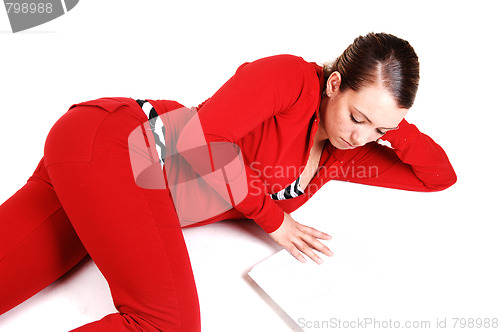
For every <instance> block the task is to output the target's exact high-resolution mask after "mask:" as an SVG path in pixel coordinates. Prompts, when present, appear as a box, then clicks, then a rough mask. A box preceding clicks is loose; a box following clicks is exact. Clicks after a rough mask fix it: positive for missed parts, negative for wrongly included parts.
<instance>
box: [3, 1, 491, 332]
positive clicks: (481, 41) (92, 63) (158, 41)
mask: <svg viewBox="0 0 500 332" xmlns="http://www.w3.org/2000/svg"><path fill="white" fill-rule="evenodd" d="M311 3H312V2H311ZM417 6H418V7H417ZM494 6H496V2H495V1H476V2H473V3H472V2H470V1H449V0H446V1H439V2H437V1H432V2H421V3H419V4H418V5H415V4H413V3H412V4H406V3H405V4H404V5H403V2H401V1H387V0H381V1H359V2H358V1H356V2H342V3H340V2H335V3H333V2H331V1H324V0H322V1H318V2H314V6H313V5H311V4H309V3H307V4H306V3H305V2H303V1H300V2H299V1H281V0H280V1H260V0H259V1H254V2H252V3H251V4H250V3H247V2H242V3H240V2H235V1H210V2H206V1H183V2H180V1H176V2H173V1H161V2H160V1H144V2H141V4H139V3H138V2H137V1H123V0H107V1H106V2H103V1H98V0H85V1H80V2H79V3H78V5H77V6H76V7H75V8H74V9H73V10H71V11H70V12H69V13H68V14H66V15H64V16H63V17H60V18H58V19H56V20H54V21H52V22H49V23H47V24H44V25H42V26H40V27H37V28H33V29H31V30H29V31H26V32H24V33H18V34H12V33H11V32H10V27H9V24H8V20H7V16H6V15H5V14H3V13H4V12H3V10H2V9H0V45H1V48H2V52H1V55H0V97H1V104H0V114H1V116H2V121H0V152H1V157H0V160H1V162H0V174H1V175H0V201H1V202H3V201H4V200H6V199H7V198H8V197H9V196H10V195H12V194H13V193H14V192H15V190H17V189H18V188H19V187H21V186H22V185H23V184H24V183H25V182H26V180H27V178H28V177H29V175H31V173H32V172H33V170H34V168H35V166H36V164H37V162H38V161H39V159H40V157H41V156H42V151H43V144H44V140H45V137H46V135H47V133H48V131H49V130H50V128H51V126H52V124H53V123H54V122H55V121H56V120H57V119H58V118H59V117H60V116H61V115H62V114H63V113H64V112H65V111H66V110H67V109H68V107H69V106H70V105H71V104H73V103H76V102H79V101H84V100H89V99H94V98H98V97H105V96H128V97H134V98H152V99H174V100H178V101H180V102H182V103H183V104H184V105H186V106H188V107H191V106H194V105H197V104H198V103H199V102H201V101H203V100H204V99H205V98H208V97H209V96H210V95H211V94H213V93H214V92H215V91H216V90H217V89H218V87H220V85H222V84H223V83H224V82H225V81H226V80H227V79H228V78H229V77H230V76H231V75H232V74H233V73H234V71H235V70H236V68H237V66H238V65H239V64H241V63H243V62H245V61H251V60H253V59H256V58H259V57H263V56H267V55H272V54H279V53H292V54H296V55H300V56H302V57H304V59H306V60H307V61H315V62H318V63H321V62H322V61H327V60H333V58H335V57H336V56H337V55H338V54H339V53H340V52H341V51H342V50H343V49H344V48H345V47H346V46H347V45H348V44H349V43H351V42H352V40H353V39H354V38H355V37H356V36H357V35H360V34H365V33H367V32H369V31H384V32H389V33H393V34H395V35H398V36H401V37H403V38H405V39H408V40H409V41H410V42H411V44H412V45H413V46H414V47H415V49H416V51H417V54H418V55H419V59H420V63H421V82H420V88H419V92H418V96H417V101H416V103H415V105H414V107H413V109H412V110H411V111H410V113H409V115H408V117H407V119H408V121H409V122H411V123H415V124H416V125H417V126H418V127H419V128H420V130H421V131H423V132H424V133H426V134H429V135H430V136H431V137H432V138H433V139H434V140H435V141H436V142H438V143H439V144H441V145H442V146H443V148H444V149H445V150H446V152H447V154H448V156H449V158H450V160H451V162H452V164H453V166H454V167H455V170H456V172H457V175H458V182H457V184H456V185H454V186H453V187H451V188H450V189H448V190H445V191H443V192H438V193H415V192H407V191H398V190H392V189H384V188H375V187H369V186H363V185H356V184H350V183H341V182H331V183H328V184H327V185H326V186H325V187H324V188H322V189H321V190H320V192H318V194H316V195H315V196H314V197H313V199H311V200H310V201H309V202H308V203H307V204H306V205H304V206H303V207H301V208H300V209H299V210H297V211H296V212H294V213H293V214H292V216H293V217H294V218H295V219H296V220H297V221H299V222H302V223H305V224H310V225H314V226H316V227H317V228H319V229H325V230H328V231H329V232H330V233H331V235H332V236H333V237H334V239H333V240H332V241H331V242H330V247H331V249H332V250H333V251H334V252H335V255H336V256H334V257H333V258H331V259H339V261H340V260H341V258H342V257H343V255H346V253H345V252H343V251H342V250H343V249H342V248H349V249H348V250H349V252H348V254H349V255H350V256H351V257H355V258H356V259H353V260H352V261H343V263H342V264H343V265H342V267H343V271H344V274H343V275H344V276H345V278H343V279H342V281H341V282H338V283H339V284H337V285H335V290H336V293H335V294H336V298H335V300H336V302H335V303H334V305H332V307H331V308H326V310H324V311H322V315H321V316H320V317H304V319H303V320H302V321H301V324H297V323H294V322H293V321H292V320H291V319H290V318H288V317H287V315H286V314H284V312H283V311H282V310H281V309H280V308H279V307H277V305H276V304H275V303H273V302H272V300H270V299H269V297H268V296H267V295H266V294H265V293H263V292H262V291H261V290H260V288H259V287H258V286H257V285H256V284H255V283H254V282H253V281H252V280H251V279H250V278H249V277H248V276H247V273H248V271H249V270H250V269H251V268H252V267H253V266H254V265H255V264H257V263H258V262H260V261H262V260H263V259H265V258H267V257H269V256H270V255H272V254H273V253H275V252H277V251H279V250H280V247H279V246H278V245H277V244H275V243H274V242H273V241H272V240H271V239H270V237H269V236H268V235H267V234H266V233H264V232H263V231H262V230H261V229H260V228H259V227H258V226H257V225H255V224H253V223H251V222H220V223H217V224H212V225H208V226H203V227H199V228H193V229H187V230H185V231H184V234H185V238H186V242H187V245H188V248H189V252H190V255H191V259H192V265H193V270H194V274H195V278H196V281H197V286H198V291H199V298H200V306H201V313H202V330H203V331H208V332H213V331H217V332H225V331H276V332H281V331H284V332H285V331H292V330H297V331H300V327H299V325H302V326H303V327H311V326H313V327H314V325H315V324H316V325H322V327H320V326H318V327H317V328H314V330H318V331H320V330H324V329H326V330H339V328H338V326H337V327H335V326H333V325H332V324H330V323H331V322H338V320H339V319H340V320H342V321H346V322H348V323H349V322H356V321H357V320H358V319H363V318H366V317H368V318H372V319H373V320H375V321H378V322H379V324H380V325H381V326H380V328H381V329H383V327H384V324H388V322H389V320H391V321H392V322H394V321H398V322H406V321H408V322H410V323H415V322H417V323H415V324H418V322H427V321H428V322H430V324H431V325H430V327H431V328H428V329H425V330H426V331H433V330H439V331H442V330H443V329H444V328H443V322H446V328H447V329H452V328H453V327H454V324H456V326H455V328H458V327H460V326H461V324H462V323H464V322H465V323H469V322H470V321H469V320H467V319H475V320H474V321H473V322H472V323H471V324H472V327H467V324H465V328H461V329H460V330H471V331H472V330H478V329H479V327H478V324H479V323H480V322H482V323H484V325H485V322H486V319H489V320H490V322H492V320H493V319H495V318H496V319H500V314H499V313H500V302H499V299H500V285H499V283H498V280H500V271H499V269H498V261H499V253H500V241H498V238H499V235H500V227H499V224H500V223H499V222H500V218H499V216H498V198H499V195H498V188H499V187H500V180H499V176H498V162H499V158H498V127H499V123H500V107H499V103H498V95H499V94H498V91H499V88H500V85H499V84H498V77H500V70H499V68H500V66H498V59H497V58H498V54H499V53H500V52H499V51H500V50H499V47H498V43H497V42H496V40H497V39H498V38H497V37H498V36H497V34H498V31H500V26H499V23H498V20H497V17H496V13H497V11H496V10H495V8H496V7H494ZM336 241H337V242H336ZM336 243H337V244H336ZM338 243H341V244H342V245H338ZM310 282H314V280H311V281H310ZM297 287H300V285H297ZM290 291H291V292H293V291H294V290H293V289H292V290H290ZM0 299H1V294H0ZM114 311H115V309H114V307H113V305H112V301H111V297H110V293H109V290H108V287H107V284H106V281H105V279H104V278H103V277H102V275H101V274H100V272H99V270H98V269H97V268H96V266H95V265H94V263H93V262H92V261H91V260H89V259H87V260H85V261H83V262H82V263H81V264H79V265H78V266H77V267H75V268H74V269H73V270H71V271H70V272H69V273H68V274H67V275H65V276H64V277H63V278H61V279H60V280H58V281H57V282H55V283H54V284H52V285H51V286H49V287H47V288H46V289H44V290H43V291H42V292H40V293H39V294H37V295H35V296H34V297H32V298H31V299H29V300H28V301H26V302H25V303H23V304H21V305H19V306H18V307H16V308H14V309H13V310H11V311H9V312H8V313H6V314H4V315H2V316H0V332H25V331H39V332H48V331H50V332H64V331H68V330H70V329H73V328H76V327H78V326H81V325H83V324H85V323H87V322H91V321H94V320H97V319H100V318H102V317H103V316H105V315H106V314H108V313H111V312H114ZM325 312H326V313H325ZM454 318H457V319H458V320H455V319H454ZM325 321H326V322H327V324H326V325H328V326H326V327H325ZM353 324H354V323H353ZM422 324H423V323H422ZM306 325H307V326H306ZM354 325H355V324H354ZM354 325H351V327H350V328H348V329H346V330H349V331H357V330H359V331H365V330H376V329H374V328H373V327H374V326H373V325H372V326H367V327H366V328H362V326H355V327H353V326H354ZM437 326H440V327H441V328H440V329H437ZM340 330H344V329H340ZM414 330H418V329H417V328H414ZM486 330H492V329H491V328H490V329H486Z"/></svg>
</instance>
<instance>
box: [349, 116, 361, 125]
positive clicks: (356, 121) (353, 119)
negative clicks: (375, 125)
mask: <svg viewBox="0 0 500 332" xmlns="http://www.w3.org/2000/svg"><path fill="white" fill-rule="evenodd" d="M351 120H352V122H354V123H355V124H361V123H363V121H358V120H356V118H355V117H354V115H352V113H351Z"/></svg>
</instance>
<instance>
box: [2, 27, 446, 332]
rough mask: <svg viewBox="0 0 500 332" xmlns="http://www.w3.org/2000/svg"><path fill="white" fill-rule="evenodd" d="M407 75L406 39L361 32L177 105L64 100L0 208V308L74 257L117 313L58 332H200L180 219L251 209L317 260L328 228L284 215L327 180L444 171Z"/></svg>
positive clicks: (430, 184)
mask: <svg viewBox="0 0 500 332" xmlns="http://www.w3.org/2000/svg"><path fill="white" fill-rule="evenodd" d="M418 81H419V64H418V59H417V56H416V54H415V52H414V50H413V48H412V47H411V46H410V45H409V43H408V42H406V41H404V40H402V39H399V38H397V37H395V36H392V35H388V34H372V33H370V34H368V35H366V36H360V37H358V38H356V40H355V41H354V43H353V44H351V45H350V46H349V47H348V48H347V49H346V50H345V51H344V52H343V54H342V55H341V56H340V57H339V58H338V59H336V60H335V61H334V62H333V63H331V64H330V65H326V66H325V67H324V68H322V67H320V66H318V65H317V64H315V63H308V62H305V61H304V60H303V59H302V58H299V57H296V56H292V55H279V56H271V57H267V58H263V59H259V60H257V61H254V62H251V63H245V64H243V65H241V66H240V67H239V68H238V70H237V71H236V73H235V75H234V76H233V77H232V78H231V79H229V80H228V81H227V82H226V83H225V84H224V85H223V86H222V87H221V88H220V89H219V90H218V91H217V92H216V93H215V94H214V95H213V96H212V97H211V98H210V99H208V100H207V101H205V102H204V103H202V104H201V105H199V106H198V108H193V109H191V110H188V109H186V108H185V107H183V106H182V105H180V104H178V103H176V102H174V101H168V100H147V101H144V100H137V101H135V100H133V99H131V98H101V99H97V100H93V101H88V102H83V103H80V104H76V105H73V106H72V107H71V108H70V109H69V110H68V112H67V113H66V114H65V115H64V116H62V117H61V119H59V120H58V122H57V123H56V124H55V125H54V126H53V128H52V129H51V131H50V133H49V135H48V137H47V140H46V143H45V154H44V158H43V159H42V160H41V161H40V163H39V165H38V167H37V169H36V170H35V172H34V174H33V176H31V177H30V179H29V180H28V182H27V184H26V185H25V186H24V187H23V188H21V189H20V190H19V191H18V192H17V193H16V194H15V195H13V196H12V197H11V198H10V199H9V200H7V201H6V202H5V203H4V204H3V205H2V206H1V207H0V227H1V229H0V230H1V231H0V294H2V297H1V300H0V314H1V313H4V312H6V311H8V310H10V309H11V308H13V307H14V306H16V305H17V304H19V303H21V302H23V301H24V300H26V299H28V298H29V297H31V296H32V295H34V294H35V293H37V292H38V291H40V290H41V289H43V288H44V287H46V286H47V285H49V284H50V283H52V282H53V281H54V280H56V279H57V278H59V277H60V276H61V275H63V274H64V273H65V272H66V271H68V270H69V269H70V268H71V267H73V266H74V265H75V264H76V263H78V262H79V261H80V260H81V259H82V258H83V257H84V256H85V255H87V253H88V254H90V256H91V257H92V259H93V260H94V262H95V264H96V265H97V267H98V268H99V270H100V271H101V272H102V274H103V275H104V277H105V278H106V280H107V282H108V284H109V286H110V290H111V294H112V296H113V301H114V304H115V307H116V309H117V310H118V313H113V314H109V315H107V316H105V317H104V318H102V319H101V320H99V321H96V322H92V323H89V324H86V325H84V326H82V327H80V328H77V329H75V330H74V331H136V330H141V331H198V330H200V321H199V306H198V298H197V293H196V286H195V282H194V279H193V276H192V272H191V266H190V261H189V256H188V253H187V251H186V247H185V244H184V240H183V236H182V232H181V223H182V225H183V226H194V225H203V224H207V223H211V222H215V221H218V220H224V219H226V220H227V219H241V218H248V219H253V220H254V221H255V222H257V223H258V224H259V225H260V226H261V227H262V228H263V229H264V230H265V231H266V232H267V233H269V235H270V236H271V237H272V238H273V239H274V240H275V241H277V242H278V243H279V244H280V245H282V246H283V247H285V248H286V249H287V250H288V251H290V253H291V254H292V255H294V256H295V257H296V258H297V259H299V260H301V261H304V260H305V259H304V256H303V254H305V255H307V256H309V257H310V258H312V259H313V260H315V261H316V262H318V263H321V259H320V257H319V256H318V255H317V254H316V253H315V251H313V249H315V250H316V251H319V252H322V253H323V254H325V255H332V252H331V251H330V250H329V248H327V247H326V246H325V245H324V244H322V243H321V242H320V241H319V240H318V239H328V238H330V237H329V235H327V234H325V233H322V232H320V231H318V230H315V229H313V228H311V227H308V226H305V225H301V224H300V223H298V222H297V221H295V220H294V219H293V218H292V217H291V216H290V213H291V212H292V211H293V210H295V209H297V208H298V207H299V206H301V205H302V204H304V203H305V202H306V201H307V200H308V199H309V198H310V197H311V196H312V195H314V194H315V193H316V191H317V190H319V188H321V186H323V185H324V184H325V183H326V182H328V181H329V180H331V179H337V180H344V181H352V182H357V183H364V184H370V185H376V186H383V187H391V188H398V189H406V190H416V191H437V190H442V189H445V188H447V187H449V186H451V185H452V184H453V183H455V182H456V176H455V173H454V171H453V168H452V166H451V164H450V163H449V161H448V158H447V156H446V154H445V152H444V151H443V150H442V149H441V147H440V146H439V145H437V144H436V143H435V142H434V141H433V140H432V139H431V138H429V137H428V136H426V135H424V134H422V133H421V132H419V130H418V129H417V128H416V127H415V126H414V125H411V124H409V123H408V122H406V120H404V117H405V116H406V114H407V112H408V109H409V108H410V107H411V106H412V104H413V101H414V99H415V95H416V91H417V87H418ZM157 115H159V116H157ZM144 124H145V125H144ZM148 126H149V127H150V128H148ZM381 138H382V139H383V140H385V141H388V142H390V144H391V145H392V148H391V147H387V146H383V145H381V144H378V143H377V141H378V140H379V139H381ZM141 140H142V143H141ZM151 151H157V153H156V155H154V156H152V155H151ZM146 152H147V153H146ZM141 156H142V157H141ZM144 156H146V157H144ZM141 158H143V159H141ZM144 160H146V162H144ZM158 163H159V165H160V166H158ZM196 176H198V177H199V178H202V179H203V181H198V182H197V183H196V185H194V186H191V184H192V183H193V182H192V181H193V179H195V178H196ZM160 178H161V180H159V179H160ZM186 184H189V185H186ZM190 186H191V187H190ZM200 188H201V189H200ZM187 189H189V190H187ZM200 190H201V191H202V194H201V195H198V194H199V191H200ZM186 197H187V198H186ZM193 197H194V198H193ZM193 202H195V203H194V204H193ZM207 202H208V203H207ZM193 206H198V208H197V209H193V208H192V207H193ZM214 206H215V208H213V207H214ZM193 210H196V213H194V215H193ZM190 213H191V215H190ZM185 216H187V217H186V218H184V217H185Z"/></svg>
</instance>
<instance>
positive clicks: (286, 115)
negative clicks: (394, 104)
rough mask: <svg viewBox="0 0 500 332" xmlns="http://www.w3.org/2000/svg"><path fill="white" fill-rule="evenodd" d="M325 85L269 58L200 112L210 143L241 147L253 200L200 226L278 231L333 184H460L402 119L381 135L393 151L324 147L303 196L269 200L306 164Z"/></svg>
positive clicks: (158, 104)
mask: <svg viewBox="0 0 500 332" xmlns="http://www.w3.org/2000/svg"><path fill="white" fill-rule="evenodd" d="M324 85H325V80H324V78H323V72H322V68H321V67H320V66H318V65H317V64H315V63H311V62H306V61H304V60H303V59H302V58H300V57H296V56H292V55H277V56H271V57H267V58H263V59H259V60H256V61H254V62H249V63H248V62H247V63H244V64H243V65H241V66H240V67H239V68H238V69H237V71H236V73H235V74H234V76H233V77H231V78H230V79H229V80H228V81H227V82H226V83H225V84H224V85H223V86H222V87H221V88H220V89H219V90H218V91H217V92H216V93H215V94H214V95H213V96H212V97H211V98H209V99H208V100H207V101H205V102H204V103H203V104H201V105H200V106H199V107H198V113H197V114H198V117H199V121H200V123H201V126H202V129H203V133H204V135H205V139H206V142H207V143H210V142H230V143H234V144H236V145H238V146H239V147H240V149H241V153H242V155H243V157H244V162H245V168H246V176H247V183H248V194H247V195H246V197H245V198H244V199H243V200H242V201H241V202H239V203H238V204H236V205H235V206H234V207H233V208H231V209H230V210H228V211H226V212H224V213H222V214H219V215H217V216H215V217H212V218H209V219H206V220H204V221H203V222H200V223H197V224H196V226H198V225H203V224H208V223H212V222H215V221H219V220H228V219H242V218H248V219H253V220H254V221H255V222H256V223H258V224H259V225H260V226H261V227H262V228H263V229H264V230H265V231H266V232H268V233H270V232H273V231H274V230H276V229H277V228H278V227H279V226H280V225H281V223H282V221H283V217H284V213H283V211H285V212H288V213H290V212H292V211H294V210H296V209H297V208H298V207H300V206H301V205H302V204H304V203H305V202H307V200H309V198H310V197H311V196H313V195H314V194H315V193H316V191H317V190H319V188H321V187H322V186H323V185H324V184H325V183H326V182H328V181H330V180H343V181H350V182H357V183H363V184H369V185H375V186H381V187H389V188H397V189H405V190H414V191H438V190H443V189H445V188H447V187H449V186H451V185H452V184H454V183H455V182H456V175H455V172H454V170H453V168H452V166H451V164H450V162H449V160H448V158H447V156H446V154H445V152H444V151H443V149H442V148H441V147H440V146H439V145H438V144H436V143H435V142H434V141H433V140H432V139H431V138H430V137H428V136H427V135H425V134H423V133H421V132H420V131H419V130H418V129H417V127H415V126H414V125H412V124H409V123H408V122H406V120H403V121H402V122H401V123H400V124H399V129H397V130H393V131H389V132H388V133H387V134H385V135H384V136H383V139H384V140H387V141H389V142H390V143H391V145H392V148H389V147H386V146H382V145H380V144H378V143H375V142H372V143H369V144H366V145H365V146H362V147H358V148H356V149H352V150H338V149H336V148H335V147H333V146H332V145H331V144H330V142H329V141H327V142H326V145H325V148H324V150H323V153H322V155H321V159H320V162H319V169H318V172H317V174H316V175H315V176H314V177H313V179H312V180H311V182H310V184H309V185H308V187H307V188H305V193H304V194H303V195H300V196H298V197H295V198H291V199H286V200H281V201H277V200H272V199H271V198H270V197H269V194H271V193H274V192H277V191H279V190H281V189H283V188H285V187H287V186H288V185H289V184H290V183H292V182H293V181H294V180H295V179H296V178H297V177H298V176H299V175H300V173H301V171H302V170H303V169H304V167H305V165H306V163H307V159H308V154H309V150H310V148H311V146H312V143H313V137H314V134H315V133H316V130H317V129H318V121H319V119H318V116H319V106H320V100H321V93H322V91H323V89H324ZM149 101H150V102H151V103H152V104H153V106H154V107H155V109H156V110H157V112H158V113H159V114H162V113H164V112H168V111H169V110H172V108H174V107H175V105H178V107H180V105H179V104H176V103H173V102H172V101H163V100H149ZM181 135H182V134H181ZM181 141H182V137H181V138H180V142H181ZM194 167H195V166H194Z"/></svg>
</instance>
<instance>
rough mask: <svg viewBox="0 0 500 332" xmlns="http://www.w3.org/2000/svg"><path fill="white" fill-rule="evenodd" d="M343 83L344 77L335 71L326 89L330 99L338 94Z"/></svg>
mask: <svg viewBox="0 0 500 332" xmlns="http://www.w3.org/2000/svg"><path fill="white" fill-rule="evenodd" d="M341 81H342V77H341V76H340V73H339V72H338V71H334V72H333V73H331V74H330V77H328V81H327V82H326V87H325V92H326V95H327V96H328V97H331V96H332V95H333V94H334V93H336V92H338V90H339V88H340V82H341Z"/></svg>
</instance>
